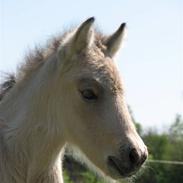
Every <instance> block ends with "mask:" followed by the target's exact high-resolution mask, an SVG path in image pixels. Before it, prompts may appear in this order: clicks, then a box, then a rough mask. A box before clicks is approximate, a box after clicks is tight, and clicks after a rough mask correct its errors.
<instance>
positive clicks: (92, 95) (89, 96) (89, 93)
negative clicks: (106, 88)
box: [81, 89, 97, 100]
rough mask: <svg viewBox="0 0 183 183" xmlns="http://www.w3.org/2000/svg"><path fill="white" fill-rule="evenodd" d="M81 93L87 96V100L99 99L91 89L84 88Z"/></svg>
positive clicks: (84, 96)
mask: <svg viewBox="0 0 183 183" xmlns="http://www.w3.org/2000/svg"><path fill="white" fill-rule="evenodd" d="M81 94H82V96H83V98H85V99H87V100H96V99H97V96H96V95H95V93H94V92H93V90H91V89H86V90H83V91H81Z"/></svg>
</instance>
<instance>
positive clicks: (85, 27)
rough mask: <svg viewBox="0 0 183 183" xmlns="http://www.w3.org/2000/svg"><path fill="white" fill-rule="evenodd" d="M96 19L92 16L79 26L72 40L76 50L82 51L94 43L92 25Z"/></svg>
mask: <svg viewBox="0 0 183 183" xmlns="http://www.w3.org/2000/svg"><path fill="white" fill-rule="evenodd" d="M94 21H95V18H94V17H91V18H89V19H87V20H86V21H85V22H83V23H82V24H81V25H80V26H79V28H78V29H77V31H76V33H75V34H74V36H73V40H72V45H73V47H74V51H76V52H79V51H82V50H83V49H85V48H87V47H90V45H91V44H92V43H93V34H94V33H93V28H92V25H93V22H94Z"/></svg>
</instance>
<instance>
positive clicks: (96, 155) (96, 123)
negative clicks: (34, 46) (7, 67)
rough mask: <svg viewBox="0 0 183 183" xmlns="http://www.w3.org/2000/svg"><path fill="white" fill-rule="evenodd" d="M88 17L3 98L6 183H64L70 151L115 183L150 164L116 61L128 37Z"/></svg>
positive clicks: (0, 119) (0, 129) (0, 157)
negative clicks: (64, 159) (103, 31)
mask: <svg viewBox="0 0 183 183" xmlns="http://www.w3.org/2000/svg"><path fill="white" fill-rule="evenodd" d="M93 22H94V18H89V19H88V20H86V21H85V22H84V23H82V24H81V25H80V26H79V27H78V28H76V29H74V30H72V31H70V32H67V33H65V34H63V35H62V36H60V37H56V38H55V39H54V40H53V41H52V42H51V43H50V44H49V45H48V46H47V47H46V48H44V49H38V50H37V51H35V52H34V53H33V54H32V55H29V56H28V57H27V58H26V62H25V63H24V64H23V65H22V67H21V68H20V69H19V71H18V73H17V75H16V77H15V78H11V79H10V80H9V81H7V82H6V83H4V84H3V85H2V87H1V91H0V98H2V99H1V102H0V181H1V182H2V183H62V182H63V177H62V168H61V164H62V157H63V154H64V149H65V146H66V145H68V147H70V149H74V151H75V152H76V153H75V155H76V156H77V155H78V154H79V157H81V159H82V161H84V162H85V163H86V164H87V165H88V166H89V167H90V168H91V169H93V170H94V171H96V172H98V173H99V174H100V175H102V176H104V177H107V178H108V179H109V180H111V181H113V180H117V179H121V178H124V177H127V176H130V175H132V174H133V173H134V172H136V171H137V170H138V169H139V168H140V166H141V165H142V164H143V162H144V161H145V159H146V158H147V149H146V146H145V145H144V143H143V142H142V140H141V138H140V137H139V135H138V134H137V132H136V130H135V127H134V124H133V123H132V120H131V118H130V115H129V112H128V109H127V106H126V104H125V98H124V86H123V83H122V81H121V78H120V76H119V73H118V70H117V68H116V65H115V63H114V61H113V57H114V55H115V54H116V52H117V51H118V49H119V47H120V44H121V41H122V40H123V36H124V32H125V24H124V23H123V24H122V25H121V26H120V27H119V29H118V30H117V31H116V32H115V33H114V34H112V35H110V36H104V35H102V34H101V33H98V32H97V31H94V30H93V28H92V25H93Z"/></svg>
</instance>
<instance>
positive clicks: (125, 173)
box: [108, 156, 134, 178]
mask: <svg viewBox="0 0 183 183" xmlns="http://www.w3.org/2000/svg"><path fill="white" fill-rule="evenodd" d="M108 165H109V167H110V168H112V169H113V170H115V172H116V173H117V174H118V175H119V176H120V177H122V178H126V177H130V176H131V175H132V174H133V173H134V171H133V170H130V169H129V168H126V167H124V166H122V163H121V160H119V159H118V158H116V157H115V156H108Z"/></svg>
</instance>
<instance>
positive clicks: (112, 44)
mask: <svg viewBox="0 0 183 183" xmlns="http://www.w3.org/2000/svg"><path fill="white" fill-rule="evenodd" d="M125 30H126V23H122V24H121V26H120V27H119V28H118V30H117V31H116V32H115V33H113V34H112V35H111V36H109V37H107V38H106V39H105V40H104V45H105V46H106V48H107V49H106V55H107V56H110V57H113V56H114V55H115V54H116V52H117V51H118V50H119V48H120V46H121V42H122V40H123V37H124V35H125Z"/></svg>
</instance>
